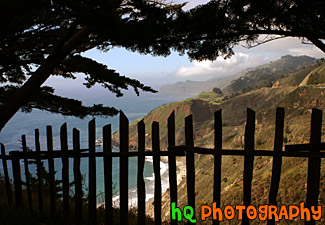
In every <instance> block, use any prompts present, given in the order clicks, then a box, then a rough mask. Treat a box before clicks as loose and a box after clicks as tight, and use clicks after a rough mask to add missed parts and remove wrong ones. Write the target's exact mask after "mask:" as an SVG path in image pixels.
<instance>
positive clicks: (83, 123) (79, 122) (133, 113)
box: [0, 90, 191, 206]
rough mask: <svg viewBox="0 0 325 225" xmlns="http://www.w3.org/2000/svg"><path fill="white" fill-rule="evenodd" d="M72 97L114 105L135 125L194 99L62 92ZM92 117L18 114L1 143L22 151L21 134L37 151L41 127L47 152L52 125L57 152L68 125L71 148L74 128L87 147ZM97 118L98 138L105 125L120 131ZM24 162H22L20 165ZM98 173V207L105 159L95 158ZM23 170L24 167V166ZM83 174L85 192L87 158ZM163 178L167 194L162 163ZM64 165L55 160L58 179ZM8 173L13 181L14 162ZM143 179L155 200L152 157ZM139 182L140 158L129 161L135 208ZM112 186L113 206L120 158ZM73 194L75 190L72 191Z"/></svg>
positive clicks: (110, 119)
mask: <svg viewBox="0 0 325 225" xmlns="http://www.w3.org/2000/svg"><path fill="white" fill-rule="evenodd" d="M69 94H70V95H72V96H73V97H75V98H78V99H80V100H82V101H83V102H84V104H85V105H91V104H93V103H96V104H98V103H103V104H104V105H109V106H114V107H115V108H117V109H121V110H122V111H123V112H124V113H125V114H126V116H127V117H128V119H129V122H132V121H133V120H135V119H138V118H142V117H144V116H145V115H146V114H147V113H149V112H150V111H151V110H153V109H154V108H156V107H158V106H160V105H163V104H166V103H170V102H175V101H179V100H184V99H186V98H189V97H191V96H188V95H167V94H162V93H143V92H142V93H140V96H139V97H138V96H136V95H135V94H134V93H133V92H132V91H127V92H126V93H125V95H124V96H123V97H121V98H116V97H115V96H114V95H112V94H107V91H106V92H105V90H97V91H95V93H94V94H89V93H87V92H84V91H82V92H79V93H78V92H76V90H73V92H71V93H68V92H63V93H62V95H67V96H69ZM91 119H92V117H87V118H84V119H79V118H75V117H68V116H62V115H60V114H53V113H50V112H46V111H41V110H37V109H36V110H33V111H32V112H31V113H27V114H26V113H23V112H18V113H16V115H15V116H14V117H13V118H12V119H11V120H10V121H9V122H8V124H7V125H6V126H5V127H4V129H3V130H2V132H1V133H0V142H1V143H3V144H4V145H5V146H6V152H9V151H12V150H21V135H22V134H25V135H26V140H27V146H28V147H29V148H30V149H32V150H35V140H34V138H35V137H34V132H35V131H34V130H35V129H36V128H38V129H39V130H40V145H41V150H46V149H47V148H46V126H47V125H51V126H52V130H53V147H54V149H55V150H59V149H60V137H59V132H60V126H61V125H62V124H63V123H65V122H66V123H67V127H68V144H69V149H72V129H73V128H77V129H79V131H80V147H81V148H88V122H89V121H90V120H91ZM95 119H96V137H97V138H101V137H102V127H103V126H104V125H106V124H111V126H112V132H115V131H117V130H118V127H119V118H118V116H114V117H107V118H102V117H95ZM96 151H102V147H101V146H98V147H96ZM113 151H119V149H118V148H116V147H114V148H113ZM21 163H22V162H21ZM72 165H73V160H72V159H70V161H69V175H70V181H73V168H72ZM96 165H97V171H96V174H97V176H96V180H97V204H101V203H103V201H104V175H103V160H102V158H97V159H96ZM44 166H45V168H46V169H48V165H47V161H44ZM22 168H23V167H22ZM80 168H81V173H82V174H83V175H84V185H83V187H84V189H85V191H86V190H87V186H88V159H87V158H83V159H81V166H80ZM160 168H161V177H162V190H163V191H165V190H166V189H167V188H168V166H167V164H165V163H163V162H161V164H160ZM0 169H1V173H3V169H2V164H1V166H0ZM29 169H30V172H31V174H32V175H34V176H35V175H36V166H35V165H33V164H31V165H30V166H29ZM61 169H62V162H61V160H60V159H55V171H57V172H56V175H55V176H56V177H55V178H56V179H61ZM8 170H9V174H10V176H11V178H12V168H11V163H10V162H8ZM144 177H145V183H146V200H149V199H150V198H152V197H153V190H154V186H153V185H154V174H153V164H152V157H146V161H145V169H144ZM24 178H25V173H24V170H23V169H22V179H23V180H24ZM136 180H137V158H136V157H130V158H129V205H130V206H136V205H137V202H136V199H137V193H136ZM113 185H114V187H115V189H114V196H113V199H114V204H115V206H118V204H119V193H118V191H119V159H118V158H113ZM71 192H72V193H71V195H73V188H72V190H71Z"/></svg>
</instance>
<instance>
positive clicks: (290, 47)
mask: <svg viewBox="0 0 325 225" xmlns="http://www.w3.org/2000/svg"><path fill="white" fill-rule="evenodd" d="M264 37H265V36H264V35H261V36H260V39H263V38H264ZM234 50H235V53H236V52H242V53H248V54H259V55H271V54H272V55H273V56H274V57H278V58H279V57H280V56H283V55H294V56H299V55H308V56H311V57H315V58H321V57H324V56H325V55H324V52H322V51H321V50H320V49H319V48H317V47H315V46H314V45H312V44H303V43H302V40H301V39H299V38H293V37H287V38H283V39H278V40H274V41H271V42H268V43H265V44H261V45H259V46H257V47H254V48H251V49H247V48H244V47H242V46H236V47H235V48H234Z"/></svg>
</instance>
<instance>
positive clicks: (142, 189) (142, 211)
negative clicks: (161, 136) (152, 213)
mask: <svg viewBox="0 0 325 225" xmlns="http://www.w3.org/2000/svg"><path fill="white" fill-rule="evenodd" d="M138 151H139V152H141V153H144V152H145V125H144V122H143V120H141V121H140V122H139V123H138ZM144 160H145V156H144V155H139V157H138V182H137V190H138V224H143V225H145V224H146V186H145V183H144V178H143V170H144Z"/></svg>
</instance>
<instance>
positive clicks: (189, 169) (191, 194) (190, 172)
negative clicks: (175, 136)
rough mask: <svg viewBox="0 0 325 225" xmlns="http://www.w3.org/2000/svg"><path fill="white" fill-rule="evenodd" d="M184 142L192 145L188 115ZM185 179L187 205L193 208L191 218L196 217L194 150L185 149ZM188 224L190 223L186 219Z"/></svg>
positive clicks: (191, 126) (188, 145)
mask: <svg viewBox="0 0 325 225" xmlns="http://www.w3.org/2000/svg"><path fill="white" fill-rule="evenodd" d="M185 144H186V146H187V147H194V139H193V117H192V115H189V116H187V117H186V118H185ZM186 179H187V181H186V182H187V199H188V200H187V201H188V205H189V206H192V207H193V209H194V214H193V217H192V218H193V219H195V218H196V208H195V163H194V152H192V151H189V150H187V151H186ZM188 224H191V222H190V221H188Z"/></svg>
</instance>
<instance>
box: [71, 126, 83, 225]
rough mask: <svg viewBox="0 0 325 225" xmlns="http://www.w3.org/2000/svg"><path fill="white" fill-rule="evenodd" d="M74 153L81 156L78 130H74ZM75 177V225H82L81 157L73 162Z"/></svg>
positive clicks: (75, 158)
mask: <svg viewBox="0 0 325 225" xmlns="http://www.w3.org/2000/svg"><path fill="white" fill-rule="evenodd" d="M72 135H73V151H74V152H75V153H76V154H80V132H79V130H78V129H76V128H73V134H72ZM73 175H74V182H75V223H76V225H81V224H82V221H83V214H82V183H81V172H80V156H79V157H78V156H76V157H74V161H73Z"/></svg>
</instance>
